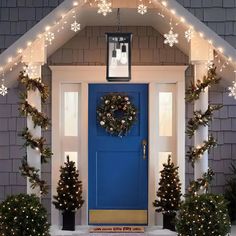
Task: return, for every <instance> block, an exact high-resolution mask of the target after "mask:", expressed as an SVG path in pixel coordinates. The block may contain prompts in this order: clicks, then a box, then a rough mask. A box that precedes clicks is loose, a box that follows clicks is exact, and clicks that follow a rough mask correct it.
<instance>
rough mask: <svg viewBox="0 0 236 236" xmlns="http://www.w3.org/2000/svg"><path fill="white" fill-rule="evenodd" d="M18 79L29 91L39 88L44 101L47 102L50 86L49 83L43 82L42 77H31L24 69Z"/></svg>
mask: <svg viewBox="0 0 236 236" xmlns="http://www.w3.org/2000/svg"><path fill="white" fill-rule="evenodd" d="M18 80H19V82H20V83H21V84H22V85H24V86H25V88H26V90H27V91H30V90H33V91H35V90H36V89H38V90H39V92H40V96H41V98H42V102H43V103H45V102H46V100H47V99H48V97H49V88H48V86H47V85H45V84H44V83H42V81H41V78H38V79H31V78H29V76H28V75H25V72H24V71H21V72H20V76H19V78H18Z"/></svg>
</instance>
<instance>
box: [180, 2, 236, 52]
mask: <svg viewBox="0 0 236 236" xmlns="http://www.w3.org/2000/svg"><path fill="white" fill-rule="evenodd" d="M177 1H178V2H179V3H180V4H182V5H183V6H184V7H185V8H186V9H188V10H189V11H190V12H191V13H192V14H194V15H195V16H196V17H197V18H199V20H201V21H203V22H204V23H205V24H206V25H208V26H209V27H210V28H211V29H212V30H214V31H215V32H216V33H217V34H219V35H220V36H221V37H222V38H224V39H225V40H226V41H227V42H229V43H230V44H231V45H232V46H233V47H236V1H235V0H177Z"/></svg>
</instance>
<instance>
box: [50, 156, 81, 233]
mask: <svg viewBox="0 0 236 236" xmlns="http://www.w3.org/2000/svg"><path fill="white" fill-rule="evenodd" d="M60 173H61V174H60V180H59V182H58V187H57V195H56V196H53V198H54V199H55V201H53V204H54V205H55V207H56V209H58V210H60V211H62V216H63V227H62V230H71V231H73V230H75V212H76V210H78V209H80V208H81V207H82V205H83V203H84V200H83V199H82V182H81V181H79V179H78V177H79V172H78V170H76V167H75V162H73V161H70V160H69V156H67V161H66V162H65V163H64V167H63V166H61V168H60Z"/></svg>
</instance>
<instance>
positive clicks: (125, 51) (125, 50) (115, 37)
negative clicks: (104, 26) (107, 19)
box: [106, 32, 132, 82]
mask: <svg viewBox="0 0 236 236" xmlns="http://www.w3.org/2000/svg"><path fill="white" fill-rule="evenodd" d="M106 38H107V70H106V75H107V76H106V77H107V80H108V81H110V82H115V81H117V82H127V81H130V79H131V41H132V33H120V32H117V33H106Z"/></svg>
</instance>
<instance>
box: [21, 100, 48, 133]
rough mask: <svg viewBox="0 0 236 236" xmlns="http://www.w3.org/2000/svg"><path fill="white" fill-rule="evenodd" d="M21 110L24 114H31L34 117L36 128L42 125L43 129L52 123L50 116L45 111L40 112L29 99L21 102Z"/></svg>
mask: <svg viewBox="0 0 236 236" xmlns="http://www.w3.org/2000/svg"><path fill="white" fill-rule="evenodd" d="M19 111H20V114H21V115H22V116H27V115H30V116H31V117H32V121H33V123H34V128H35V127H36V126H40V127H41V128H43V129H46V130H47V129H48V126H49V125H50V122H49V118H48V117H47V116H46V114H45V113H43V112H39V111H38V110H37V109H36V108H35V107H33V106H31V105H30V104H29V103H28V101H27V100H24V101H22V102H21V103H20V107H19Z"/></svg>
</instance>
